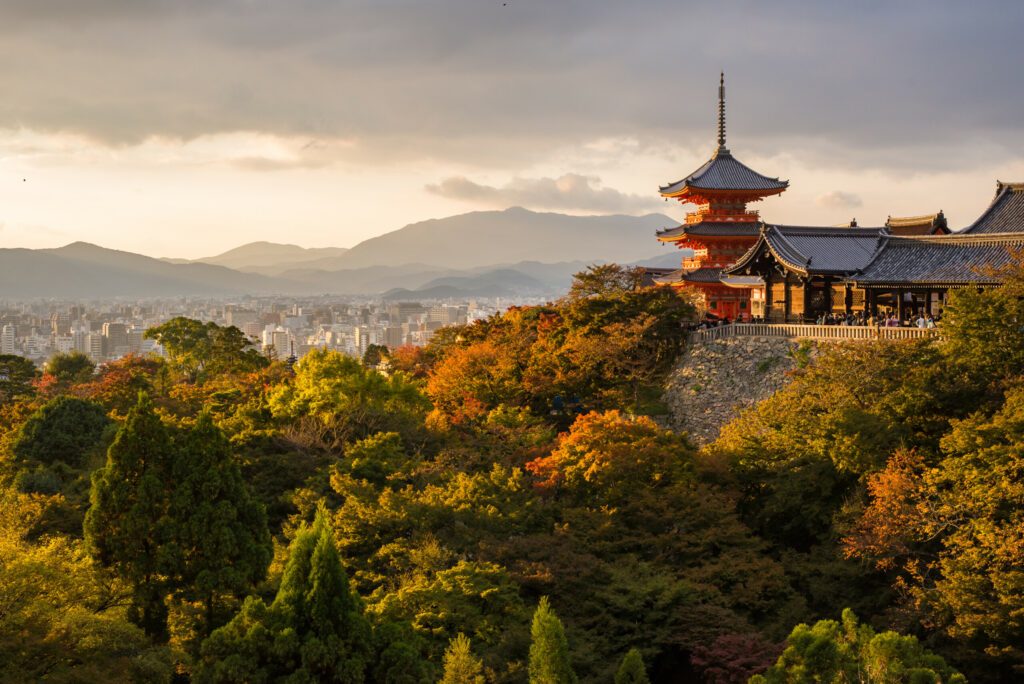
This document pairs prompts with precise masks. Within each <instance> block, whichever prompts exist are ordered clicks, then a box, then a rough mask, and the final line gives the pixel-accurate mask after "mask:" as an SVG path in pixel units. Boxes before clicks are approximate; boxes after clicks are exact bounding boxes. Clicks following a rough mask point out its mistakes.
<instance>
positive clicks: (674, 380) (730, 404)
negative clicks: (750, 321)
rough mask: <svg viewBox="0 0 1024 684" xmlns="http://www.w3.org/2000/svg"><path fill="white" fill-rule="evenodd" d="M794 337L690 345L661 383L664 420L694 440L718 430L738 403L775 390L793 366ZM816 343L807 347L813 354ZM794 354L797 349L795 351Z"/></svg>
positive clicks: (707, 438)
mask: <svg viewBox="0 0 1024 684" xmlns="http://www.w3.org/2000/svg"><path fill="white" fill-rule="evenodd" d="M798 346H799V343H798V342H797V341H796V340H791V339H785V338H778V337H733V338H728V339H721V340H713V341H710V342H705V343H703V344H696V345H691V346H690V348H689V349H687V350H686V352H684V354H683V355H682V356H681V357H680V359H679V361H678V362H677V364H676V367H675V368H674V369H673V370H672V372H671V373H670V374H669V377H668V380H667V381H666V385H665V402H666V404H668V407H669V411H670V415H669V421H668V422H669V426H670V427H671V428H672V429H673V430H677V431H679V432H687V433H689V435H690V438H691V439H692V440H693V441H694V442H696V443H697V444H706V443H708V442H711V441H713V440H714V439H715V438H716V437H718V431H719V430H720V429H721V427H722V426H723V425H725V424H726V423H728V422H729V421H730V420H731V419H732V418H733V417H735V416H736V414H737V413H738V412H739V411H740V410H741V409H743V408H745V407H747V406H750V405H751V404H754V403H757V402H758V401H761V400H762V399H765V398H767V397H769V396H771V395H772V394H773V393H775V391H776V390H778V389H779V388H781V387H783V386H784V385H785V384H786V382H787V381H788V378H787V374H788V372H789V371H790V370H792V369H793V368H795V367H796V365H797V361H796V359H795V358H794V356H793V351H794V350H795V349H797V347H798ZM815 352H816V347H812V348H811V350H810V355H811V356H813V355H814V353H815ZM797 355H798V356H799V354H797Z"/></svg>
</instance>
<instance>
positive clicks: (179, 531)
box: [170, 414, 273, 635]
mask: <svg viewBox="0 0 1024 684" xmlns="http://www.w3.org/2000/svg"><path fill="white" fill-rule="evenodd" d="M172 472H173V479H174V493H173V498H172V500H171V503H170V517H171V519H172V520H174V521H175V525H174V535H173V537H174V540H173V542H174V547H173V549H172V550H173V552H174V553H175V554H176V555H177V556H178V558H180V561H181V568H180V576H179V577H177V578H176V580H177V581H176V584H177V585H178V586H179V587H180V590H179V592H178V593H179V594H181V595H183V596H184V597H185V598H188V599H191V600H199V601H202V602H203V605H204V607H205V612H206V617H205V625H204V628H205V634H206V635H209V633H210V632H211V631H212V630H213V626H214V621H215V610H214V609H215V601H216V598H217V596H218V595H219V594H222V593H234V594H239V593H243V592H245V590H246V589H249V588H251V587H252V586H253V585H254V584H256V583H257V582H259V581H260V580H262V579H263V578H264V577H265V576H266V571H267V566H269V565H270V560H271V556H272V554H273V547H272V545H271V541H270V532H269V531H268V530H267V519H266V514H265V512H264V510H263V506H262V505H261V504H260V503H259V502H257V501H255V500H254V499H253V497H252V496H251V495H250V493H249V490H248V488H247V487H246V485H245V482H244V480H243V479H242V473H241V471H240V470H239V468H238V465H237V464H236V463H235V462H234V461H233V460H232V458H231V448H230V446H229V444H228V441H227V439H226V438H225V437H224V433H222V432H221V431H220V430H219V429H218V428H217V427H216V426H215V425H214V424H213V421H212V420H211V418H210V416H209V415H208V414H203V415H202V416H201V417H200V418H199V421H198V422H197V423H196V426H195V427H194V428H193V429H192V430H190V431H189V432H188V433H187V434H186V435H185V436H184V438H183V439H182V441H181V444H180V445H179V448H178V449H177V453H176V458H175V459H174V463H173V465H172Z"/></svg>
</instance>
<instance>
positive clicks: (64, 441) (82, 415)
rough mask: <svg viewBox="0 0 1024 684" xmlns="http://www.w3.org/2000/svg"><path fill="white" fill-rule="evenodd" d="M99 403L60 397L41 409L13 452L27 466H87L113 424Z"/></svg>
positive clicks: (23, 426)
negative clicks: (61, 464)
mask: <svg viewBox="0 0 1024 684" xmlns="http://www.w3.org/2000/svg"><path fill="white" fill-rule="evenodd" d="M111 424H112V423H111V421H110V419H109V418H107V413H106V411H104V410H103V407H102V406H100V405H99V404H96V403H94V402H91V401H85V400H83V399H75V398H74V397H68V396H60V397H57V398H56V399H52V400H50V401H48V402H47V403H46V404H44V405H43V406H41V407H40V408H39V409H38V410H37V411H36V412H35V413H33V414H32V415H31V416H29V419H28V420H27V421H25V424H24V425H22V427H21V430H19V431H18V436H17V438H16V439H15V441H14V445H13V448H12V451H13V452H14V455H15V457H16V458H17V459H18V460H19V461H20V462H21V463H22V464H24V465H31V464H42V465H44V466H49V465H53V464H56V463H63V464H65V465H68V466H70V467H72V468H81V467H83V466H85V465H86V464H87V461H88V457H89V455H90V452H91V451H92V450H93V449H95V448H96V447H97V446H99V444H100V442H101V441H102V440H103V435H104V433H105V432H106V430H107V428H108V427H109V426H110V425H111Z"/></svg>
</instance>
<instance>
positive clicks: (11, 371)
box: [0, 354, 39, 401]
mask: <svg viewBox="0 0 1024 684" xmlns="http://www.w3.org/2000/svg"><path fill="white" fill-rule="evenodd" d="M38 375H39V371H38V370H37V369H36V365H35V364H34V363H32V362H31V361H30V360H28V359H26V358H25V357H23V356H16V355H14V354H0V401H10V400H11V399H14V398H15V397H18V396H22V395H26V394H32V393H33V392H34V390H33V388H32V381H33V380H35V379H36V377H38Z"/></svg>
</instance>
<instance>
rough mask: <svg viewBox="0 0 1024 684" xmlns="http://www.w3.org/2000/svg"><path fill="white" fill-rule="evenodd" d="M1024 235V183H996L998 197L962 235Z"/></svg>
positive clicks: (961, 232)
mask: <svg viewBox="0 0 1024 684" xmlns="http://www.w3.org/2000/svg"><path fill="white" fill-rule="evenodd" d="M984 233H1024V183H1003V182H999V181H997V182H996V196H995V197H994V198H993V199H992V204H990V205H989V206H988V208H987V209H985V211H984V212H983V213H982V215H981V216H979V217H978V220H977V221H975V222H974V223H972V224H971V225H969V226H968V227H966V228H964V229H963V230H962V231H960V234H972V235H977V234H984Z"/></svg>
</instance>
